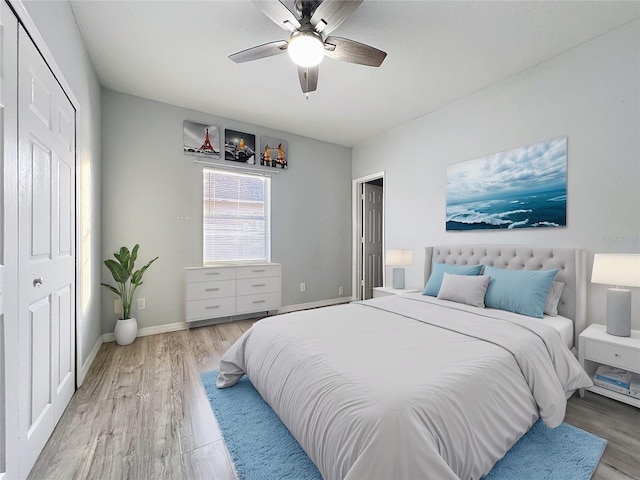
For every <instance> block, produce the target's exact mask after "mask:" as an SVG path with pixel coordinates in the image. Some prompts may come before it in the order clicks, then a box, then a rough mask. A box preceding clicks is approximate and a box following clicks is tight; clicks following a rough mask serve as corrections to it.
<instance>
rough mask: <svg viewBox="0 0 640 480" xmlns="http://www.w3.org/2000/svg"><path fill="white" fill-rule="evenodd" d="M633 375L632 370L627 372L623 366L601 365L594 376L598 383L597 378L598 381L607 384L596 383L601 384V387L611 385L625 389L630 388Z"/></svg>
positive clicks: (594, 380)
mask: <svg viewBox="0 0 640 480" xmlns="http://www.w3.org/2000/svg"><path fill="white" fill-rule="evenodd" d="M631 375H632V374H631V372H627V371H626V370H623V369H621V368H616V367H610V366H609V365H600V366H599V367H598V370H596V374H595V376H594V377H593V382H594V383H596V380H598V382H602V383H604V384H605V385H602V384H601V383H596V385H600V386H601V387H603V386H606V385H610V386H613V387H619V388H622V389H624V390H629V384H630V383H631Z"/></svg>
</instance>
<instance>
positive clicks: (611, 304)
mask: <svg viewBox="0 0 640 480" xmlns="http://www.w3.org/2000/svg"><path fill="white" fill-rule="evenodd" d="M591 283H603V284H606V285H616V287H615V288H609V289H608V290H607V333H608V334H610V335H616V336H618V337H629V336H631V291H630V290H628V289H626V288H624V287H640V254H623V253H617V254H614V253H611V254H609V253H596V254H595V256H594V257H593V271H592V272H591Z"/></svg>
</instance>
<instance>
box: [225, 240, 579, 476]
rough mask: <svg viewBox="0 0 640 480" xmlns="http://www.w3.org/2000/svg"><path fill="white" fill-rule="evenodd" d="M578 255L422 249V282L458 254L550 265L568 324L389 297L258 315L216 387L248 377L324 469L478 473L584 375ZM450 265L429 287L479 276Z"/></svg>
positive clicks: (549, 415) (553, 421)
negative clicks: (579, 355) (579, 352)
mask: <svg viewBox="0 0 640 480" xmlns="http://www.w3.org/2000/svg"><path fill="white" fill-rule="evenodd" d="M585 260H586V259H585V252H584V251H582V250H576V249H568V248H543V247H523V246H436V247H428V248H426V250H425V279H429V280H432V278H433V279H436V277H437V275H436V273H435V270H436V269H437V270H439V271H440V270H442V269H443V268H444V269H449V270H452V269H456V268H457V267H456V265H457V266H472V265H483V267H481V268H482V269H483V270H484V271H492V272H493V274H494V276H495V279H498V278H499V274H500V275H502V274H504V271H525V272H539V273H540V275H546V272H549V271H550V270H557V273H555V276H554V277H553V281H554V282H560V283H563V284H564V287H563V289H562V293H561V296H560V299H559V302H558V304H557V311H558V316H559V317H562V318H564V319H565V320H566V319H568V321H569V322H570V323H571V327H572V328H571V329H570V330H571V331H569V333H567V325H566V323H565V324H564V326H563V327H561V328H560V327H557V328H556V326H554V322H553V321H552V320H550V319H549V318H547V316H546V315H545V316H543V318H533V317H531V316H528V315H522V314H519V313H514V312H511V311H506V310H503V309H499V308H479V307H478V306H472V305H469V304H466V303H460V302H458V301H450V300H445V299H442V298H437V297H433V296H428V295H422V294H407V295H397V296H387V297H381V298H376V299H372V300H367V301H363V302H353V303H350V304H347V305H339V306H334V307H326V308H320V309H314V310H307V311H301V312H295V313H289V314H285V315H278V316H275V317H269V318H267V319H264V320H261V321H260V322H257V323H256V324H255V325H254V326H253V327H252V328H251V329H249V330H248V331H247V332H245V334H244V335H243V336H242V337H241V338H240V339H238V341H237V342H236V343H235V344H234V345H233V346H232V347H231V348H230V349H229V350H228V351H227V352H226V353H225V355H224V356H223V358H222V360H221V363H220V373H219V376H218V380H217V385H218V387H220V388H225V387H229V386H232V385H233V384H235V383H236V382H237V381H238V380H239V379H240V378H241V377H242V375H244V374H246V375H247V376H248V377H249V379H250V380H251V382H252V383H253V385H254V386H255V388H256V389H257V390H258V391H259V392H260V394H261V395H262V397H263V398H264V399H265V401H266V402H267V403H268V404H269V405H270V406H271V407H272V408H273V410H274V411H275V412H276V413H277V414H278V416H279V417H280V419H281V420H282V422H283V423H284V424H285V425H286V426H287V428H288V429H289V431H290V432H291V433H292V435H293V436H294V437H295V438H296V440H297V441H298V443H299V444H300V445H301V446H302V447H303V448H304V450H305V451H306V452H307V454H308V455H309V457H310V458H311V459H312V460H313V462H314V463H315V464H316V466H317V467H318V469H319V470H320V472H321V474H322V476H323V478H325V479H342V478H344V479H359V478H363V479H365V478H366V479H376V478H380V479H383V478H384V479H387V478H394V479H400V478H406V479H414V478H438V479H456V478H461V479H479V478H482V476H483V475H485V474H487V473H488V472H489V471H490V470H491V468H492V466H493V465H494V464H495V462H496V461H498V460H499V459H500V458H502V457H503V456H504V454H505V453H506V452H507V451H508V450H509V449H510V448H511V446H513V444H515V442H516V441H517V440H518V439H519V438H520V437H521V436H522V435H523V434H524V433H526V432H527V431H528V429H529V428H530V427H531V425H533V423H534V422H535V421H536V420H537V419H538V418H540V417H541V418H542V419H543V420H544V422H545V423H546V424H547V425H549V426H551V427H555V426H557V425H559V424H560V423H561V422H562V420H563V419H564V414H565V408H566V398H568V397H569V396H570V395H571V394H572V393H573V392H574V391H575V390H576V389H578V388H584V387H586V386H590V385H591V380H590V379H589V377H588V376H587V375H586V373H585V372H584V370H582V368H581V367H580V365H579V363H578V362H577V360H576V358H575V355H574V353H572V352H571V350H570V348H572V347H573V345H577V341H576V340H575V339H576V338H577V335H579V333H580V332H581V331H582V329H584V328H585V326H586V325H585V323H586V320H585V303H586V302H585V290H586V274H585V263H586V261H585ZM478 268H480V267H478ZM496 268H498V269H500V271H497V270H495V269H496ZM491 269H493V270H491ZM456 271H457V270H456ZM432 274H433V275H432ZM507 274H509V275H510V274H512V273H507ZM517 275H519V274H517ZM526 275H529V274H526ZM530 275H538V273H532V274H530ZM462 276H463V275H452V276H449V273H447V274H446V277H447V278H443V280H442V285H441V287H440V289H439V292H440V293H439V294H438V295H439V296H440V294H441V293H442V292H443V291H444V290H445V287H447V288H446V289H447V290H449V291H451V287H452V286H456V285H458V284H457V283H456V282H458V281H463V282H472V283H473V284H474V285H476V284H478V283H480V282H481V280H477V279H470V278H471V277H469V278H461V277H462ZM547 276H548V275H547ZM447 282H448V283H447ZM487 282H488V281H487ZM465 285H466V284H465ZM427 286H429V282H428V283H427ZM494 290H495V288H494ZM488 293H489V291H487V297H486V298H487V300H488V298H489V296H488ZM493 293H495V291H493ZM493 293H492V294H493ZM465 295H466V293H465ZM545 308H546V307H545ZM560 323H562V322H560ZM561 330H562V331H563V332H564V333H561ZM563 336H564V338H563Z"/></svg>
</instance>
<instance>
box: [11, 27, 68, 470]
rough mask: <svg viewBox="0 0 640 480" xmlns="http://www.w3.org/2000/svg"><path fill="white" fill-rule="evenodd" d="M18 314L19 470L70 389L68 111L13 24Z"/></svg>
mask: <svg viewBox="0 0 640 480" xmlns="http://www.w3.org/2000/svg"><path fill="white" fill-rule="evenodd" d="M19 35H20V36H19V62H18V65H19V71H18V142H19V153H18V155H19V160H18V164H19V165H18V176H19V187H20V188H19V202H18V203H19V207H18V237H19V246H18V271H19V273H18V317H19V340H18V341H19V347H20V348H19V349H20V353H19V373H20V374H19V378H20V380H19V382H20V394H19V398H20V413H19V431H20V475H21V476H25V475H26V473H28V472H29V471H30V470H31V467H32V466H33V464H34V463H35V461H36V459H37V458H38V455H39V454H40V452H41V451H42V448H43V447H44V445H45V443H46V442H47V440H48V438H49V436H50V435H51V433H52V432H53V428H54V427H55V425H56V423H57V422H58V420H59V419H60V416H61V415H62V412H63V411H64V409H65V407H66V406H67V404H68V402H69V400H70V399H71V396H72V395H73V392H74V389H75V112H74V109H73V106H72V105H71V103H70V102H69V100H68V98H67V97H66V96H65V94H64V91H63V90H62V88H61V87H60V85H59V84H58V82H57V81H56V79H55V77H54V75H53V74H52V73H51V71H50V70H49V68H48V66H47V65H46V63H45V62H44V60H43V59H42V57H41V55H40V54H39V52H38V51H37V49H36V48H35V46H34V45H33V43H32V41H31V39H30V38H29V36H28V35H27V34H26V33H25V31H24V30H23V29H22V28H20V34H19Z"/></svg>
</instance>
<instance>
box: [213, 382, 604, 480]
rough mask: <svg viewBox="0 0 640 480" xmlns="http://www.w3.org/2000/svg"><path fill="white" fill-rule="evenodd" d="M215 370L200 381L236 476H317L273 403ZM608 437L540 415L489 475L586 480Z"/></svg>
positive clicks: (309, 479) (298, 479)
mask: <svg viewBox="0 0 640 480" xmlns="http://www.w3.org/2000/svg"><path fill="white" fill-rule="evenodd" d="M217 376H218V372H217V371H215V370H214V371H211V372H207V373H204V374H202V383H203V385H204V389H205V392H206V393H207V397H208V398H209V402H210V403H211V408H212V409H213V412H214V414H215V416H216V419H217V420H218V424H219V426H220V431H221V432H222V436H223V438H224V442H225V445H226V446H227V450H229V454H230V455H231V458H232V460H233V463H234V465H235V468H236V472H237V473H238V477H239V478H240V480H262V479H264V480H276V479H290V480H321V479H322V476H321V475H320V472H319V471H318V469H317V468H316V466H315V465H314V464H313V462H312V461H311V459H310V458H309V457H308V456H307V454H306V453H305V452H304V450H303V449H302V448H301V447H300V445H299V444H298V442H296V440H295V438H293V436H291V434H290V433H289V430H287V428H286V427H285V426H284V425H283V424H282V422H281V421H280V419H279V418H278V416H277V415H276V414H275V413H274V412H273V410H271V407H269V405H267V403H266V402H265V401H264V400H263V399H262V397H261V396H260V394H259V393H258V392H257V391H256V389H255V388H253V385H252V384H251V382H250V381H249V379H248V378H247V377H246V376H244V377H242V380H240V381H239V382H238V383H237V384H236V385H234V386H233V387H230V388H224V389H218V388H216V377H217ZM606 445H607V441H606V440H604V439H602V438H599V437H596V436H595V435H593V434H591V433H589V432H585V431H584V430H580V429H579V428H576V427H572V426H571V425H568V424H566V423H563V424H562V425H560V426H559V427H558V428H554V429H551V428H548V427H547V426H546V425H545V424H544V423H542V421H541V420H538V421H537V422H536V423H535V424H534V425H533V426H532V427H531V429H530V430H529V431H528V432H527V433H526V434H525V435H524V436H523V437H522V438H521V439H520V440H519V441H518V442H517V443H516V444H515V445H514V446H513V447H512V448H511V450H509V451H508V452H507V454H506V455H505V457H504V458H503V459H502V460H500V461H499V462H498V463H496V464H495V466H494V467H493V470H491V472H489V474H488V475H487V476H486V477H484V478H485V479H487V480H522V479H536V480H588V479H590V478H591V476H592V475H593V472H594V470H595V468H596V466H597V465H598V462H599V461H600V457H601V456H602V452H604V448H605V446H606Z"/></svg>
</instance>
